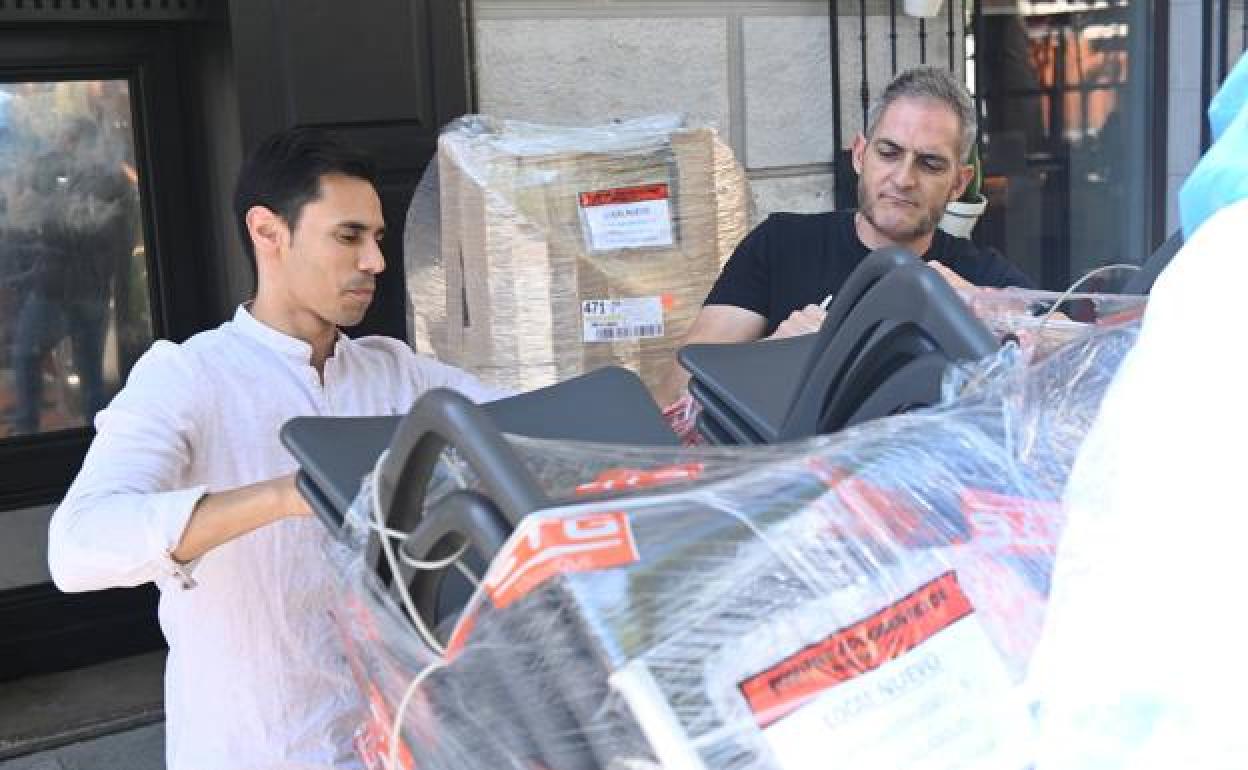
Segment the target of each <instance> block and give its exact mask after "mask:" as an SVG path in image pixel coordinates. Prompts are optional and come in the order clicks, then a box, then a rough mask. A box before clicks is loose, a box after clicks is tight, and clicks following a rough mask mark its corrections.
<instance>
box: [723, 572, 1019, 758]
mask: <svg viewBox="0 0 1248 770" xmlns="http://www.w3.org/2000/svg"><path fill="white" fill-rule="evenodd" d="M739 687H740V691H741V693H742V695H743V696H744V697H745V699H746V702H747V703H748V704H749V707H750V709H751V711H752V712H753V714H754V717H755V720H756V721H757V723H758V725H759V727H760V728H761V729H762V731H763V734H764V736H765V738H766V742H767V744H768V746H769V747H770V749H771V751H772V753H773V754H774V755H775V758H776V760H777V764H778V766H780V767H783V768H785V770H815V768H825V767H827V764H828V761H829V758H830V757H835V758H836V763H837V765H838V766H844V767H853V768H857V769H858V770H864V769H867V768H872V769H878V770H893V769H895V768H902V767H904V768H908V769H915V770H927V769H928V768H933V769H934V768H949V767H959V768H985V770H987V768H1021V767H1023V766H1024V764H1025V763H1024V762H1023V761H1022V759H1021V758H1022V757H1023V756H1025V752H1026V750H1027V745H1026V741H1025V740H1023V739H1022V738H1021V736H1023V735H1025V731H1026V728H1027V724H1028V723H1027V719H1028V717H1027V715H1026V712H1025V710H1024V709H1023V708H1022V707H1021V706H1019V705H1017V704H1015V703H1014V700H1013V698H1014V693H1013V690H1012V687H1011V683H1010V680H1009V676H1008V673H1007V672H1006V670H1005V666H1004V664H1003V663H1002V661H1001V658H1000V655H999V654H998V653H997V651H996V650H995V649H994V647H993V646H992V644H991V642H990V640H989V639H988V637H987V634H986V633H985V632H984V630H983V628H982V627H981V626H980V625H979V622H978V619H977V618H976V616H975V615H974V613H973V611H972V608H971V604H970V601H969V600H968V599H967V597H966V594H965V593H964V592H963V591H962V589H961V587H960V585H959V584H958V580H957V575H956V574H955V573H953V572H947V573H945V574H944V575H942V576H940V577H939V578H937V579H935V580H933V581H931V582H929V583H927V584H925V585H924V586H922V587H921V588H919V589H918V590H916V591H914V592H913V593H911V594H910V595H908V596H906V597H904V598H902V599H900V600H899V601H897V602H895V603H893V604H892V605H890V606H888V607H886V608H884V609H882V610H880V611H879V612H877V613H875V614H874V615H871V616H870V617H867V618H865V619H863V620H861V621H859V622H857V623H855V624H853V625H851V626H848V627H846V628H843V629H841V630H840V631H837V632H836V633H834V634H832V635H831V636H829V637H827V638H825V639H823V640H821V641H818V642H816V643H814V644H811V645H810V646H808V647H806V648H804V649H802V650H800V651H798V652H797V653H795V654H794V655H792V656H790V657H789V658H787V659H785V660H783V661H781V662H779V663H777V664H776V665H775V666H773V667H771V668H770V669H768V670H766V671H763V672H761V673H759V674H756V675H754V676H752V677H750V678H749V679H746V680H745V681H743V682H741V683H740V685H739Z"/></svg>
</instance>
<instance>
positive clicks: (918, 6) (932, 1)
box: [902, 0, 941, 19]
mask: <svg viewBox="0 0 1248 770" xmlns="http://www.w3.org/2000/svg"><path fill="white" fill-rule="evenodd" d="M940 2H941V0H905V3H903V4H902V9H903V10H905V12H906V15H907V16H917V17H919V18H921V19H930V18H932V17H933V16H935V15H936V14H938V13H940Z"/></svg>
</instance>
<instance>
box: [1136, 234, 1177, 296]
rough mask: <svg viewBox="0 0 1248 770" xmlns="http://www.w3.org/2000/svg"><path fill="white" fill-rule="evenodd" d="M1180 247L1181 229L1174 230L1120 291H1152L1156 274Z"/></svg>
mask: <svg viewBox="0 0 1248 770" xmlns="http://www.w3.org/2000/svg"><path fill="white" fill-rule="evenodd" d="M1181 248H1183V231H1182V230H1175V231H1174V233H1173V234H1172V235H1171V236H1170V237H1169V238H1167V239H1166V240H1165V242H1163V243H1162V244H1161V245H1160V246H1158V247H1157V250H1156V251H1154V252H1153V253H1152V256H1150V257H1149V258H1148V259H1147V260H1146V261H1145V262H1144V264H1143V265H1141V266H1140V269H1139V270H1137V271H1136V272H1135V273H1134V274H1133V275H1132V276H1131V278H1130V280H1128V281H1127V283H1126V285H1125V286H1123V288H1122V293H1123V294H1148V293H1149V292H1150V291H1152V290H1153V284H1154V283H1156V282H1157V276H1159V275H1161V271H1162V270H1165V269H1166V265H1168V264H1170V260H1172V259H1174V255H1175V254H1178V253H1179V249H1181Z"/></svg>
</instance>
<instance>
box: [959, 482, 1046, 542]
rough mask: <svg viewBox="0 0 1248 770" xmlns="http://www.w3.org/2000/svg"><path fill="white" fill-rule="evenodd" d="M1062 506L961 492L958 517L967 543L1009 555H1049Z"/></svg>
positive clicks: (1020, 498) (987, 493)
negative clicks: (963, 519) (966, 532)
mask: <svg viewBox="0 0 1248 770" xmlns="http://www.w3.org/2000/svg"><path fill="white" fill-rule="evenodd" d="M1061 513H1062V506H1061V504H1060V503H1058V502H1055V501H1051V500H1033V499H1029V498H1025V497H1010V496H1008V495H1000V494H997V493H996V492H987V491H984V490H981V489H965V490H963V491H962V515H963V516H965V517H966V519H967V521H969V522H970V523H971V540H972V542H975V543H979V544H981V545H982V546H984V547H985V548H987V549H989V550H992V551H997V552H1003V553H1013V554H1023V553H1036V552H1038V551H1039V552H1042V553H1050V552H1052V551H1053V550H1054V549H1055V548H1057V538H1058V527H1059V522H1060V521H1061Z"/></svg>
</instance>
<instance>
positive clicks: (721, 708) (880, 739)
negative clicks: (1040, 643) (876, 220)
mask: <svg viewBox="0 0 1248 770" xmlns="http://www.w3.org/2000/svg"><path fill="white" fill-rule="evenodd" d="M1134 334H1135V327H1134V326H1128V327H1124V328H1118V329H1114V330H1109V331H1103V332H1099V333H1096V334H1092V335H1089V336H1087V337H1085V338H1082V339H1080V340H1078V341H1076V342H1075V343H1072V344H1071V345H1069V346H1067V347H1066V348H1063V349H1062V350H1060V351H1058V352H1057V353H1054V354H1053V355H1050V356H1048V357H1046V358H1045V359H1043V360H1042V361H1039V362H1036V363H1032V364H1028V363H1026V362H1024V361H1023V360H1022V358H1021V356H1019V354H1018V352H1017V349H1016V348H1015V347H1014V346H1007V347H1006V348H1005V349H1003V351H1002V353H1001V354H1000V355H999V356H997V357H994V358H991V359H987V360H985V361H983V362H981V363H979V364H976V365H974V366H971V367H968V368H965V369H961V370H958V371H957V372H955V373H954V374H953V375H952V376H950V377H949V378H948V392H949V393H950V394H951V395H950V397H949V398H948V399H947V400H946V403H945V405H944V406H942V407H939V408H935V409H930V410H924V411H922V412H917V413H912V414H907V415H902V416H897V417H892V418H887V419H883V420H877V421H874V422H871V423H867V424H864V425H862V426H859V427H857V428H854V429H851V430H848V431H845V432H843V433H840V434H837V435H834V436H828V437H821V438H819V439H815V440H812V441H808V442H803V443H798V444H791V445H782V446H777V447H764V448H751V449H733V450H725V449H711V448H688V449H671V450H655V449H644V450H642V449H636V448H627V447H606V446H591V445H577V444H570V443H557V442H543V441H534V440H522V439H513V441H514V444H515V446H516V447H517V448H518V450H519V452H520V454H521V456H522V457H523V458H524V462H525V464H526V465H527V466H528V469H529V470H530V471H531V473H532V474H533V475H534V476H535V477H536V478H538V479H539V480H540V481H541V484H542V485H543V487H544V488H545V490H546V491H547V493H548V494H549V495H550V496H551V498H552V499H556V500H562V501H567V504H566V505H563V506H562V507H557V508H553V509H549V510H546V511H542V512H539V513H536V514H533V515H531V516H529V517H528V518H526V519H524V520H523V522H522V523H521V525H520V527H519V528H518V529H517V530H516V532H515V533H514V534H513V536H512V537H511V539H510V540H509V541H508V543H507V545H506V546H505V547H504V549H503V551H502V552H501V553H500V554H499V555H498V556H497V557H496V558H495V559H494V560H493V561H492V562H491V564H490V567H489V569H488V572H487V573H486V574H485V575H484V576H483V579H482V580H481V586H480V589H479V590H478V591H477V592H476V593H475V595H474V596H473V599H472V601H471V602H470V604H469V605H468V609H466V610H465V612H464V613H463V615H462V616H461V619H460V621H459V622H458V624H457V625H456V626H455V627H454V629H453V631H452V630H451V629H439V630H437V633H438V634H439V638H440V639H449V643H448V644H447V650H446V652H445V654H440V653H439V652H437V651H435V650H433V649H431V648H430V647H429V646H428V645H426V644H425V643H423V642H422V641H421V635H420V634H418V633H417V632H416V629H415V628H414V626H413V624H412V622H411V621H410V619H409V616H407V615H405V613H404V610H403V609H401V607H400V604H401V603H396V602H395V600H394V598H393V597H392V596H391V595H390V594H389V593H387V591H386V590H384V589H382V588H381V586H380V583H379V582H378V580H377V576H376V574H374V573H373V572H371V571H370V570H369V569H368V567H367V566H366V564H365V561H364V559H363V557H362V550H363V545H362V544H363V543H364V542H365V540H366V539H367V537H368V533H369V529H370V527H372V526H374V525H373V524H372V522H373V521H374V520H375V519H374V511H373V510H372V503H371V499H372V498H371V491H370V490H371V482H369V481H366V482H365V485H364V490H363V491H362V493H361V496H360V498H359V499H358V500H357V502H356V504H355V506H354V507H353V509H352V511H351V513H350V514H349V516H348V522H349V526H348V528H347V536H346V539H345V540H344V541H343V542H342V543H339V544H337V545H335V546H334V547H333V550H332V553H331V557H332V558H334V559H335V560H336V561H337V562H338V563H339V565H340V566H341V572H342V575H343V581H342V585H343V589H342V590H343V595H342V597H341V601H340V602H339V605H340V606H341V607H342V610H341V615H342V616H341V617H340V618H339V620H340V623H339V626H340V627H341V629H342V633H343V637H344V641H345V644H346V646H347V649H348V657H349V658H350V659H351V661H352V666H353V669H354V671H355V674H356V677H357V679H358V681H359V684H360V686H361V688H362V690H363V691H364V693H365V694H366V697H367V699H368V702H369V709H370V716H369V717H368V718H367V719H366V720H365V722H366V724H365V726H364V728H363V729H362V731H361V733H360V741H359V742H360V747H361V750H362V752H363V754H364V755H365V757H366V759H367V760H368V762H369V764H370V765H371V766H372V767H388V766H394V767H420V768H437V769H442V768H445V769H446V770H452V769H455V770H464V769H465V768H500V767H514V768H534V767H544V768H559V769H561V770H562V769H563V768H587V769H588V768H652V767H660V766H662V767H669V768H676V767H680V768H714V769H715V770H727V769H729V768H733V769H738V768H740V769H744V768H751V769H752V768H786V769H787V770H798V769H800V768H814V767H821V768H822V767H826V766H828V762H829V759H830V758H832V757H835V758H836V762H837V765H838V766H844V767H854V768H881V769H883V768H888V769H889V770H893V769H895V768H901V767H905V768H936V767H939V768H998V769H999V768H1024V767H1027V766H1028V765H1029V763H1030V762H1031V760H1032V757H1033V752H1034V746H1033V743H1032V734H1033V725H1032V719H1033V718H1032V715H1031V712H1030V710H1029V704H1028V703H1027V702H1026V699H1025V697H1024V695H1023V691H1022V688H1021V686H1020V682H1021V681H1022V679H1023V673H1024V670H1025V667H1026V664H1027V661H1028V658H1029V656H1030V653H1031V650H1032V647H1033V645H1034V644H1035V642H1036V639H1037V638H1038V636H1039V633H1040V628H1041V621H1042V616H1043V612H1044V608H1045V602H1046V595H1047V592H1048V584H1049V573H1050V570H1051V568H1052V564H1053V555H1054V549H1055V545H1056V542H1057V538H1058V535H1059V533H1060V531H1061V529H1062V515H1061V507H1060V505H1059V504H1058V501H1059V499H1060V496H1061V492H1062V488H1063V486H1064V484H1065V482H1066V479H1067V476H1068V473H1069V470H1070V467H1071V464H1072V461H1073V457H1074V455H1075V452H1076V451H1077V450H1078V447H1079V444H1080V442H1081V441H1082V438H1083V436H1084V434H1085V432H1086V430H1087V428H1088V425H1089V424H1090V423H1091V421H1092V419H1093V417H1094V415H1095V413H1096V409H1097V405H1098V403H1099V401H1100V399H1101V396H1102V394H1103V393H1104V391H1105V388H1106V386H1107V384H1108V382H1109V380H1110V379H1111V378H1112V376H1113V374H1114V372H1115V370H1116V368H1117V365H1118V363H1119V361H1120V360H1121V358H1122V356H1123V355H1124V353H1125V351H1126V350H1127V349H1128V348H1129V347H1130V345H1131V344H1132V342H1133V340H1134ZM441 468H442V470H441V482H440V484H441V487H440V488H441V489H442V490H443V491H445V490H447V489H451V488H457V487H462V486H470V487H471V486H473V485H474V480H473V478H472V477H471V474H470V473H469V472H468V471H467V470H466V469H465V466H464V465H463V463H462V462H461V461H459V460H457V458H456V457H455V456H454V455H453V454H448V455H447V456H445V457H444V460H443V463H442V466H441ZM620 490H626V491H628V493H629V494H626V495H624V496H617V497H605V498H603V497H602V494H603V493H608V494H609V493H614V492H619V491H620ZM438 494H439V492H438V491H437V490H436V489H435V490H434V491H433V492H431V493H430V497H431V499H433V498H436V496H437V495H438ZM395 727H397V728H398V729H399V733H398V735H399V740H398V741H392V740H391V739H390V736H392V735H393V734H394V733H393V732H392V731H393V729H394V728H395ZM392 755H393V757H394V760H395V764H394V765H389V764H388V758H389V757H391V756H392Z"/></svg>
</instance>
